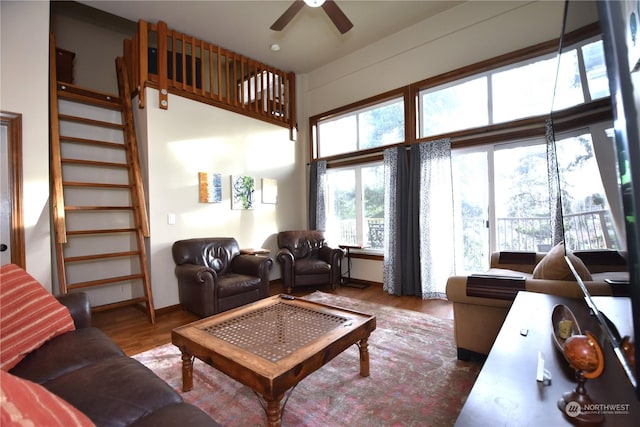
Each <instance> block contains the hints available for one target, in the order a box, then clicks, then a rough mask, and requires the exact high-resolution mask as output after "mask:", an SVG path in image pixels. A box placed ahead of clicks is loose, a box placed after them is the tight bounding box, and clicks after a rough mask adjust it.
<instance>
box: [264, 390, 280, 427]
mask: <svg viewBox="0 0 640 427" xmlns="http://www.w3.org/2000/svg"><path fill="white" fill-rule="evenodd" d="M265 400H266V402H267V407H266V408H265V410H266V412H267V425H268V426H269V427H280V426H281V425H282V407H281V406H280V401H281V400H282V396H279V399H274V400H268V399H265Z"/></svg>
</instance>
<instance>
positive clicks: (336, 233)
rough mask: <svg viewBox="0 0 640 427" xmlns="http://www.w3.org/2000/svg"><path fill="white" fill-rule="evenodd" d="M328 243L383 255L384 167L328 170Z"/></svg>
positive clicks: (371, 166) (375, 165) (380, 165)
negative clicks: (362, 247) (360, 248)
mask: <svg viewBox="0 0 640 427" xmlns="http://www.w3.org/2000/svg"><path fill="white" fill-rule="evenodd" d="M327 204H328V208H327V224H326V225H327V232H326V235H327V240H329V241H330V242H332V243H333V244H351V245H362V246H364V247H366V248H367V249H370V250H375V251H382V249H383V247H384V245H383V243H384V242H383V238H384V233H383V230H384V228H383V226H384V166H383V165H382V164H381V163H375V164H366V165H362V166H356V167H349V168H332V169H329V170H327Z"/></svg>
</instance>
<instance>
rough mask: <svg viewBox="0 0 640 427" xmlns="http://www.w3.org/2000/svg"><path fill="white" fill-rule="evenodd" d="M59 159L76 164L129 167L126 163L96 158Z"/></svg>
mask: <svg viewBox="0 0 640 427" xmlns="http://www.w3.org/2000/svg"><path fill="white" fill-rule="evenodd" d="M60 161H61V162H62V163H67V164H76V165H87V166H102V167H111V168H129V165H128V164H126V163H115V162H99V161H97V160H83V159H69V158H63V159H60Z"/></svg>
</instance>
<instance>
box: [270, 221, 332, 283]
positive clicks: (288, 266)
mask: <svg viewBox="0 0 640 427" xmlns="http://www.w3.org/2000/svg"><path fill="white" fill-rule="evenodd" d="M278 247H279V248H280V249H279V250H278V253H277V254H276V259H277V260H278V262H279V263H280V268H281V271H282V282H283V283H284V287H285V288H286V289H287V292H291V290H292V289H293V288H294V287H296V286H310V285H325V284H329V285H331V289H335V288H336V286H337V285H338V283H340V277H341V276H342V271H341V263H342V257H343V255H344V252H343V251H342V249H334V248H331V247H329V246H327V242H326V241H325V240H324V233H323V232H322V231H318V230H298V231H281V232H279V233H278Z"/></svg>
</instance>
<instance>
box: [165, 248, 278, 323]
mask: <svg viewBox="0 0 640 427" xmlns="http://www.w3.org/2000/svg"><path fill="white" fill-rule="evenodd" d="M171 252H172V254H173V260H174V261H175V263H176V269H175V273H176V277H177V278H178V291H179V298H180V304H182V305H183V306H184V307H185V308H186V309H187V310H189V311H190V312H192V313H195V314H197V315H198V316H202V317H207V316H211V315H213V314H216V313H220V312H221V311H226V310H230V309H232V308H235V307H239V306H241V305H244V304H248V303H250V302H254V301H257V300H259V299H262V298H266V297H268V296H269V272H270V271H271V267H272V266H273V260H272V259H271V258H269V257H265V256H258V255H241V254H240V248H239V247H238V242H237V241H236V239H234V238H232V237H220V238H217V237H216V238H214V237H211V238H197V239H187V240H179V241H177V242H175V243H174V244H173V247H172V248H171Z"/></svg>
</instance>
